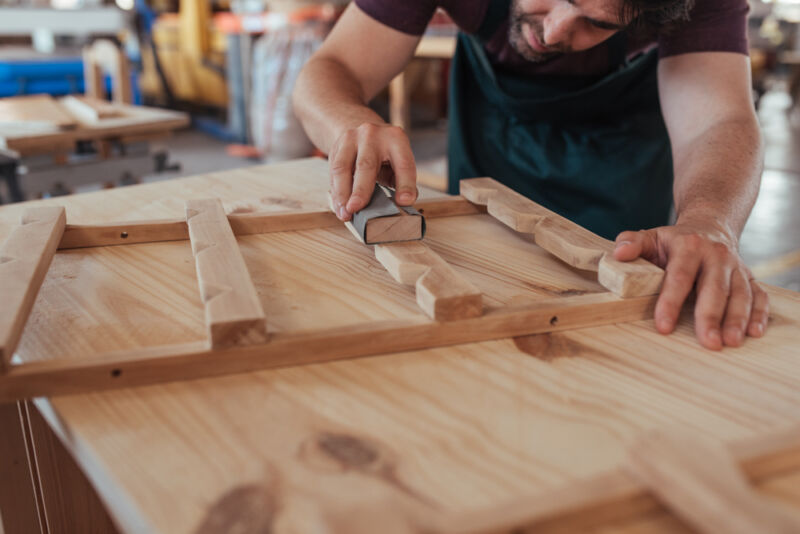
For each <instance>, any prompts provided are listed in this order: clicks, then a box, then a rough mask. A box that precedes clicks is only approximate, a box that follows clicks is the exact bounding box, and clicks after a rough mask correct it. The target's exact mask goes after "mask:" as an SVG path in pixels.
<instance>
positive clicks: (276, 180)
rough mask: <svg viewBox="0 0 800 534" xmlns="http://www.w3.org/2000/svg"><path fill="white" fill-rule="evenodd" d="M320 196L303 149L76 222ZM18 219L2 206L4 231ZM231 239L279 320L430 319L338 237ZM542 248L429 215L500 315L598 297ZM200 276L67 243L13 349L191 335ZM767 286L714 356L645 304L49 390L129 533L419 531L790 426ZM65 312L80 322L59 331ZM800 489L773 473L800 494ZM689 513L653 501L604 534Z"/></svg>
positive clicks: (789, 343) (185, 254)
mask: <svg viewBox="0 0 800 534" xmlns="http://www.w3.org/2000/svg"><path fill="white" fill-rule="evenodd" d="M326 191H327V167H326V166H325V163H324V162H321V161H314V160H307V161H302V162H293V163H287V164H283V165H275V166H267V167H257V168H252V169H247V170H241V171H235V172H231V173H220V174H217V175H207V176H203V177H196V178H191V179H186V180H174V181H168V182H163V183H159V184H148V185H144V186H140V187H136V188H130V189H127V190H124V191H114V190H111V191H107V192H103V193H97V194H89V195H79V196H76V197H72V198H70V199H68V200H67V201H66V202H67V203H68V209H69V214H70V221H71V222H73V221H74V223H75V224H89V223H95V222H113V221H118V220H121V219H123V220H124V219H128V220H131V219H151V218H161V219H164V218H179V217H181V215H182V212H183V202H184V200H185V199H186V198H187V197H195V198H201V197H209V196H213V197H219V198H221V199H222V200H223V202H224V203H225V205H226V207H228V208H229V210H230V211H232V212H236V213H245V212H259V211H263V210H264V209H275V210H279V209H293V210H295V209H304V210H323V209H325V205H326V200H325V195H326ZM59 201H60V202H63V199H59ZM54 202H56V201H52V200H49V201H44V202H42V203H41V204H45V205H46V204H52V203H54ZM19 212H20V208H19V207H17V206H8V207H0V222H2V223H3V224H0V237H4V235H3V234H4V233H7V232H8V230H9V226H8V225H7V223H8V222H9V221H13V220H14V219H15V218H16V217H18V216H19ZM238 241H239V245H240V249H241V250H242V253H243V256H244V258H245V262H246V263H247V266H248V270H250V272H251V273H252V278H253V280H254V283H255V284H256V287H257V290H258V291H259V293H260V296H261V298H262V303H264V302H269V303H270V306H265V312H266V314H267V320H268V322H269V324H270V327H271V328H274V329H275V332H276V334H278V333H285V332H290V331H296V330H302V329H304V328H305V329H309V328H323V327H326V328H331V329H336V328H341V327H346V326H348V325H353V324H357V323H359V322H363V321H365V320H407V319H410V318H411V317H413V316H415V315H417V314H418V311H417V306H416V303H415V295H414V291H413V289H412V288H406V287H402V286H399V285H398V284H397V283H396V282H395V281H394V280H393V279H392V278H391V277H390V276H389V274H388V273H387V272H386V271H385V269H384V268H383V267H382V266H381V265H380V264H379V263H378V262H377V261H376V260H375V259H374V257H372V254H371V253H370V251H369V250H368V249H367V248H366V247H364V246H363V245H361V244H359V243H356V242H354V240H353V239H352V236H350V235H349V234H348V233H347V231H346V230H345V229H344V228H341V227H338V226H337V227H331V228H326V229H323V230H303V231H296V232H287V233H273V234H265V235H257V236H255V235H254V236H242V237H240V238H239V239H238ZM532 241H533V240H532V239H531V238H530V237H529V236H526V235H523V234H518V233H516V232H513V231H512V230H510V229H509V228H507V227H505V226H504V225H502V224H500V223H498V222H496V221H494V219H493V218H491V217H490V216H488V215H470V216H466V217H446V218H442V219H436V220H432V221H429V228H428V235H427V237H426V239H425V242H426V244H427V245H428V246H429V247H430V248H431V249H432V250H434V251H435V252H436V253H437V254H439V255H440V256H441V257H442V258H443V259H444V260H445V261H447V262H448V263H449V264H450V265H451V266H453V268H454V269H455V270H456V271H457V272H458V273H459V274H460V275H461V276H463V277H464V278H465V279H467V280H468V281H469V282H471V283H472V284H474V285H475V286H476V287H478V288H479V289H480V290H481V291H482V292H483V294H484V302H485V304H486V305H487V306H489V307H496V306H501V305H520V306H521V305H526V304H531V303H533V302H535V301H537V300H541V299H546V298H553V297H558V296H569V295H575V294H583V293H595V292H601V291H603V288H602V287H601V286H600V285H599V284H598V283H597V281H596V280H595V279H594V276H593V273H588V274H587V273H586V272H580V271H575V270H573V269H570V268H568V267H566V266H565V265H564V264H563V263H562V262H560V261H559V260H556V259H555V258H554V257H552V255H550V254H549V253H546V252H544V251H542V250H541V249H540V248H539V247H537V246H536V245H535V244H534V243H533V242H532ZM193 269H194V263H193V258H192V254H191V250H190V247H189V245H188V243H185V242H178V243H150V244H141V245H135V246H130V247H108V248H98V249H85V250H84V249H79V250H70V251H63V252H62V253H59V254H58V255H57V256H56V258H55V260H54V262H53V267H52V269H51V272H50V273H49V274H48V276H47V278H46V279H45V282H44V285H43V291H42V295H41V296H40V299H39V302H38V303H37V306H36V308H35V309H34V310H33V312H32V317H31V319H32V321H31V323H30V325H29V330H27V331H26V332H25V334H24V336H23V338H22V340H21V343H20V346H19V353H20V355H21V356H22V357H23V358H25V359H26V360H31V361H32V360H42V359H47V358H52V357H54V356H55V355H58V356H59V357H62V356H63V357H65V358H68V357H69V355H70V354H74V355H91V354H97V353H100V352H104V351H108V350H124V351H128V350H134V349H137V348H141V347H147V346H151V345H157V344H161V343H185V342H190V343H191V342H195V343H196V342H199V341H201V340H202V339H203V334H204V330H203V329H204V324H203V321H202V317H203V308H202V303H201V302H200V299H199V297H198V295H197V289H196V281H195V279H194V273H193ZM590 274H591V276H590ZM769 293H770V297H771V309H772V312H771V320H770V325H769V328H768V331H767V335H766V336H765V337H763V338H761V339H748V340H747V341H746V342H745V344H744V345H743V346H742V347H739V348H736V349H725V350H723V351H722V352H720V353H712V352H709V351H706V350H704V349H702V348H701V347H699V345H698V344H697V342H696V340H695V339H694V332H693V324H692V315H691V313H690V312H689V313H685V314H684V315H683V316H682V318H681V321H680V324H679V326H678V328H677V331H676V332H675V333H674V334H673V335H671V336H661V335H660V334H658V333H657V332H656V331H655V329H654V327H653V324H652V320H651V319H647V320H643V321H640V322H637V323H632V324H625V325H606V326H600V327H592V328H586V329H582V330H575V331H565V332H554V333H550V334H544V335H534V336H523V337H518V338H516V339H505V340H498V341H489V342H482V343H473V344H467V345H458V346H455V347H443V348H437V349H429V350H424V351H409V352H405V353H400V354H393V355H387V356H381V357H375V358H363V359H358V360H347V361H339V362H333V363H325V364H319V365H309V366H306V367H302V368H286V369H275V370H267V371H259V372H253V373H247V374H241V375H234V376H227V377H223V378H215V379H202V380H194V381H188V382H181V383H172V384H164V385H154V386H148V387H143V388H131V389H122V390H117V391H113V392H104V393H93V394H81V395H74V396H69V397H61V398H57V399H52V400H51V401H46V400H41V401H39V402H38V403H39V404H40V405H43V406H45V407H46V408H48V409H49V413H46V416H47V420H48V423H49V424H50V425H51V427H53V428H56V429H57V430H58V431H59V433H60V435H62V436H68V439H65V440H64V442H65V443H66V444H67V446H68V448H69V450H70V452H71V453H72V454H73V455H74V456H75V457H76V458H77V459H78V461H79V463H80V465H81V467H82V468H83V469H84V470H85V472H86V473H87V475H88V477H89V478H90V479H91V481H92V484H93V485H94V486H95V487H97V488H99V489H100V493H101V494H102V495H103V497H104V500H105V501H106V502H107V504H108V506H109V509H110V510H111V511H112V513H113V515H114V517H115V518H118V519H119V520H120V522H121V525H122V526H124V527H125V530H126V531H130V532H168V533H170V534H173V533H175V534H181V533H187V534H188V533H196V532H203V530H201V527H202V528H212V527H213V526H215V525H217V526H218V525H220V524H222V525H223V526H230V525H232V524H233V522H234V521H235V520H236V518H237V517H243V513H244V512H248V514H249V515H247V517H253V516H255V517H256V518H257V520H258V521H261V523H260V524H262V525H263V524H268V525H271V526H272V528H273V530H274V531H275V532H291V531H293V530H294V531H295V532H297V531H300V532H306V531H311V530H313V528H315V527H319V528H320V529H322V527H323V526H324V527H325V528H328V527H330V528H333V527H335V526H337V525H342V524H344V525H348V523H347V520H348V519H352V518H357V519H359V520H363V521H367V522H368V523H369V521H370V520H371V521H381V520H385V518H387V517H390V518H391V517H398V516H399V517H400V518H402V519H403V521H408V518H411V521H412V523H413V521H414V518H415V517H416V516H415V513H417V512H418V511H419V510H420V508H422V509H423V510H428V511H431V510H432V511H433V512H432V513H434V514H440V513H441V514H451V513H452V514H466V513H469V512H476V511H478V512H480V511H484V510H487V509H488V510H497V509H500V508H502V507H504V506H508V505H511V504H514V503H519V502H520V498H522V497H525V498H526V499H528V498H530V499H532V500H533V501H534V502H537V501H539V500H542V499H544V498H545V497H546V496H547V495H551V494H553V493H554V492H558V491H562V490H564V488H567V489H569V488H573V487H574V483H576V482H578V481H581V480H585V479H587V478H588V479H591V478H592V477H601V476H602V475H603V474H604V473H607V472H609V471H614V470H617V469H618V468H619V467H620V465H622V462H623V461H624V459H625V451H626V449H627V447H628V445H629V443H630V442H631V441H632V440H633V439H635V438H636V436H638V435H639V434H640V433H641V432H643V431H646V430H648V429H653V428H659V427H663V426H666V425H672V424H680V425H685V426H688V427H689V428H691V429H694V430H695V431H697V432H698V433H702V434H706V435H709V436H713V437H715V438H717V439H721V440H724V441H726V442H730V441H733V440H739V439H747V438H749V437H753V436H756V435H759V434H763V433H765V432H768V431H770V430H772V429H775V428H780V427H782V426H784V425H788V424H792V423H796V422H797V406H798V405H800V358H798V349H797V347H798V346H800V339H799V338H798V335H799V334H798V332H799V331H800V324H798V317H800V313H798V309H800V297H798V295H797V294H796V293H793V292H789V291H782V290H778V289H775V288H769ZM355 296H358V298H357V299H356V297H355ZM68 327H69V328H70V329H72V331H75V332H79V333H80V335H73V336H65V335H64V332H66V331H67V330H68ZM276 429H280V431H279V432H278V431H276ZM187 473H190V474H191V475H190V476H187ZM797 480H798V479H797V477H796V476H795V477H792V475H790V474H789V475H786V476H784V477H780V478H779V479H776V480H773V479H770V480H767V481H762V482H761V484H764V485H765V486H764V487H765V488H767V489H765V490H764V491H766V492H768V493H769V494H770V495H772V496H780V498H782V499H784V500H786V501H787V502H800V496H794V497H793V493H792V489H793V488H794V487H796V484H797ZM795 493H796V492H795ZM176 495H179V496H180V498H175V496H176ZM354 510H356V511H357V510H366V511H365V512H364V513H363V514H359V513H356V512H354ZM648 510H649V511H648ZM393 514H394V515H393ZM396 523H397V524H399V525H401V526H402V523H401V521H399V520H398V521H397V522H396ZM378 524H379V525H381V524H385V523H378ZM392 524H395V523H394V522H392ZM412 526H413V524H412ZM545 526H546V527H547V528H548V529H550V531H551V532H555V531H558V529H559V528H561V532H564V531H565V530H564V527H563V524H561V525H559V524H549V525H545ZM368 527H369V524H368V525H367V531H369V528H368ZM681 528H682V523H680V522H679V521H678V520H676V519H674V518H673V517H672V516H670V515H668V514H667V513H666V512H665V511H663V510H661V509H660V508H656V509H652V508H647V507H645V508H644V510H643V511H641V514H639V513H637V514H634V515H633V516H630V515H629V516H627V517H625V518H619V517H618V518H606V520H605V521H600V520H598V522H597V523H596V524H595V525H593V526H592V527H591V530H590V531H591V532H603V534H608V533H609V532H626V533H630V534H634V533H635V534H641V533H645V532H653V530H652V529H656V530H655V531H656V532H670V533H675V532H681V531H682V530H681ZM648 529H651V530H649V531H648ZM378 530H379V529H378ZM684 530H685V529H684ZM207 531H208V530H206V532H207ZM373 531H376V529H373ZM546 531H547V530H545V529H544V528H543V529H542V530H541V531H539V530H537V532H546ZM566 531H567V532H569V531H570V530H569V529H567V530H566ZM573 531H574V530H573Z"/></svg>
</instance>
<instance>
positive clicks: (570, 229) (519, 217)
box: [461, 178, 664, 297]
mask: <svg viewBox="0 0 800 534" xmlns="http://www.w3.org/2000/svg"><path fill="white" fill-rule="evenodd" d="M461 195H462V196H463V197H464V198H466V199H467V200H469V201H471V202H474V203H475V204H479V205H482V206H486V209H487V211H488V212H489V214H490V215H492V216H493V217H495V218H496V219H497V220H498V221H500V222H502V223H503V224H505V225H507V226H509V227H510V228H512V229H514V230H516V231H517V232H521V233H526V234H532V235H533V236H534V239H535V241H536V244H537V245H539V246H540V247H542V248H543V249H545V250H547V251H548V252H550V253H551V254H553V255H554V256H556V257H557V258H559V259H561V260H562V261H564V262H565V263H567V264H568V265H571V266H573V267H576V268H578V269H584V270H589V271H597V273H598V281H599V282H600V284H602V285H603V287H605V288H607V289H609V290H611V291H612V292H613V293H614V294H616V295H619V296H621V297H632V296H641V295H653V294H656V293H658V292H659V291H660V290H661V284H662V282H663V278H664V271H663V269H661V268H660V267H658V266H656V265H653V264H652V263H650V262H648V261H647V260H644V259H642V258H639V259H636V260H633V261H629V262H620V261H616V260H614V259H613V257H612V254H613V252H614V243H612V242H611V241H609V240H607V239H603V238H602V237H600V236H598V235H596V234H594V233H592V232H590V231H589V230H587V229H586V228H583V227H582V226H580V225H578V224H575V223H574V222H572V221H570V220H569V219H567V218H565V217H562V216H561V215H558V214H557V213H554V212H552V211H550V210H548V209H547V208H545V207H544V206H541V205H539V204H537V203H536V202H534V201H532V200H530V199H528V198H526V197H524V196H522V195H520V194H519V193H517V192H516V191H514V190H512V189H510V188H508V187H506V186H504V185H503V184H501V183H499V182H497V181H495V180H493V179H491V178H471V179H469V180H461Z"/></svg>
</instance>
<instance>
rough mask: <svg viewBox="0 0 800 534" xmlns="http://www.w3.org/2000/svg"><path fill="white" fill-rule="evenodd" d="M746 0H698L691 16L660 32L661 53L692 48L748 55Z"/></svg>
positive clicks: (675, 53)
mask: <svg viewBox="0 0 800 534" xmlns="http://www.w3.org/2000/svg"><path fill="white" fill-rule="evenodd" d="M748 10H749V7H748V5H747V0H697V2H696V4H695V6H694V8H693V9H692V11H691V13H690V15H689V20H688V21H687V22H685V23H682V24H681V25H680V26H678V27H676V28H674V29H673V30H672V31H670V32H665V33H664V34H663V35H660V36H659V39H658V46H659V55H660V57H668V56H676V55H678V54H686V53H689V52H738V53H740V54H745V55H747V53H748V50H747V13H748Z"/></svg>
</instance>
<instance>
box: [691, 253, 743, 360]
mask: <svg viewBox="0 0 800 534" xmlns="http://www.w3.org/2000/svg"><path fill="white" fill-rule="evenodd" d="M730 291H731V269H730V268H729V267H728V266H727V265H726V264H725V263H724V262H721V261H714V260H710V261H707V262H706V263H705V265H703V268H702V271H701V273H700V277H699V278H698V280H697V303H696V304H695V307H694V329H695V333H696V334H697V339H698V340H699V341H700V344H701V345H703V346H704V347H705V348H707V349H711V350H719V349H721V348H722V344H723V341H722V330H721V324H722V318H723V316H724V314H725V308H726V303H727V302H728V295H729V294H730ZM747 305H748V307H749V301H748V302H747ZM747 313H748V315H749V310H747Z"/></svg>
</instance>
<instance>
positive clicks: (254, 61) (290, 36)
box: [0, 0, 800, 290]
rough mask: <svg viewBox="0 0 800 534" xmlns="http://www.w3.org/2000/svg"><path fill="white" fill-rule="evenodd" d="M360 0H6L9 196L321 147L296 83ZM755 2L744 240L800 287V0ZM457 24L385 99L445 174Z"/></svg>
mask: <svg viewBox="0 0 800 534" xmlns="http://www.w3.org/2000/svg"><path fill="white" fill-rule="evenodd" d="M346 4H347V0H333V1H326V2H320V1H314V0H307V1H303V0H216V1H210V0H0V203H8V202H15V201H20V200H23V199H33V198H41V197H48V196H56V195H64V194H75V193H80V192H84V191H90V190H93V189H97V188H101V187H120V186H126V185H132V184H137V183H142V182H149V181H154V180H163V179H171V178H176V177H180V176H187V175H193V174H200V173H207V172H215V171H224V170H228V169H236V168H240V167H244V166H251V165H257V164H263V163H271V162H276V161H281V160H286V159H293V158H301V157H308V156H311V155H315V150H314V147H313V146H312V145H311V143H310V142H309V140H308V138H307V137H306V135H305V134H304V132H303V130H302V128H301V127H300V125H299V123H298V121H297V120H296V118H295V117H294V115H293V113H292V110H291V103H290V94H291V90H292V87H293V85H294V81H295V79H296V76H297V73H298V72H299V70H300V68H301V67H302V65H303V64H304V62H305V61H306V60H307V59H308V57H309V56H310V55H311V54H312V53H313V51H314V50H315V49H316V48H317V47H318V46H319V44H320V43H321V42H322V40H323V39H324V37H325V35H326V34H327V32H328V31H329V30H330V28H331V27H332V25H333V24H334V22H335V21H336V18H337V17H338V15H339V14H340V13H341V12H342V10H343V9H344V8H345V7H346ZM750 5H751V16H750V21H749V33H750V35H749V38H750V47H751V51H750V52H751V59H752V74H753V101H754V104H755V105H756V107H757V109H758V112H759V119H760V121H761V124H762V127H763V130H764V134H765V138H766V140H767V152H766V170H765V173H764V179H763V185H762V193H761V196H760V197H759V201H758V204H757V206H756V208H755V210H754V212H753V215H752V217H751V220H750V223H749V224H748V227H747V229H746V231H745V234H744V235H743V238H742V251H743V254H744V255H745V258H746V260H747V261H748V263H749V264H750V265H751V266H752V267H753V268H754V270H755V271H756V273H757V275H758V276H760V277H761V278H763V279H765V280H767V281H770V282H773V283H776V284H779V285H782V286H785V287H790V288H792V289H796V290H800V232H799V231H798V228H800V209H798V208H797V203H798V202H800V156H798V154H799V153H800V150H797V149H798V148H800V145H798V143H800V134H799V133H798V132H800V102H798V101H799V100H800V31H798V24H800V0H773V1H771V2H766V1H761V0H758V1H751V2H750ZM455 32H456V29H455V27H454V26H453V25H452V23H451V21H450V20H449V18H448V17H447V15H446V14H445V13H441V12H440V13H437V15H436V16H435V18H434V20H433V21H432V22H431V24H430V26H429V28H428V31H427V33H426V35H425V37H424V38H423V41H422V43H421V45H420V47H419V49H418V50H417V54H416V55H417V57H416V59H415V60H414V61H413V63H412V64H411V65H409V67H408V68H407V69H406V71H405V72H404V73H403V74H402V75H400V76H398V77H397V79H395V80H394V81H393V82H392V84H391V86H390V87H389V88H388V89H387V90H386V91H384V92H383V93H382V94H381V95H379V96H378V97H377V98H376V99H375V100H374V102H373V103H372V105H373V106H374V108H375V109H376V110H377V111H378V112H379V113H381V114H382V115H383V116H384V117H385V118H386V119H387V120H390V121H391V122H393V123H395V124H398V125H401V126H403V127H404V128H405V129H406V131H407V132H408V133H409V135H410V137H411V140H412V146H413V148H414V151H415V156H416V158H417V161H418V164H419V168H420V181H421V182H422V183H423V184H425V185H428V186H431V187H434V188H442V187H443V186H444V178H443V177H444V175H445V174H446V160H445V152H446V133H445V132H446V126H447V119H446V115H447V93H446V87H447V82H448V69H449V57H450V56H451V55H452V52H453V49H454V35H455ZM65 111H66V114H65V113H64V112H65ZM317 155H318V154H317Z"/></svg>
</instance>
